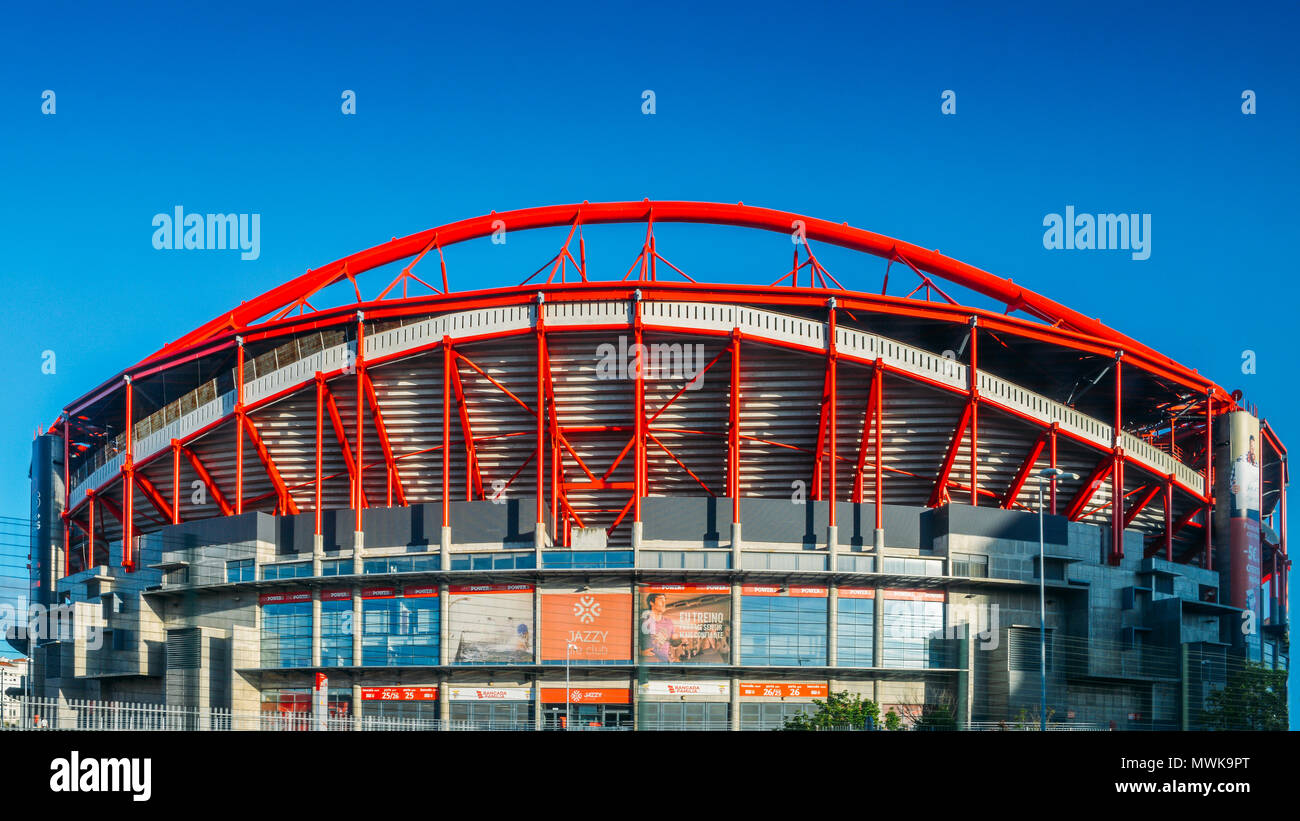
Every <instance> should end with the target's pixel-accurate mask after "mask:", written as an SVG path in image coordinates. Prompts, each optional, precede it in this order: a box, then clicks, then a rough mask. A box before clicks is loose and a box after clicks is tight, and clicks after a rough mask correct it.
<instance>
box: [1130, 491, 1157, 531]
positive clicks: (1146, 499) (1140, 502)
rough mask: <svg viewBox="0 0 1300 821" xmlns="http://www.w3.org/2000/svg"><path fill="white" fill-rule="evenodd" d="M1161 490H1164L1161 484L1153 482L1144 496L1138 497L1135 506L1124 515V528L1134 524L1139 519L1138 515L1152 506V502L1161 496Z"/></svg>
mask: <svg viewBox="0 0 1300 821" xmlns="http://www.w3.org/2000/svg"><path fill="white" fill-rule="evenodd" d="M1161 488H1162V485H1161V483H1159V482H1153V483H1152V484H1151V486H1150V487H1148V488H1147V489H1146V490H1145V491H1144V492H1143V493H1142V495H1141V496H1139V497H1138V499H1137V501H1136V502H1134V503H1133V505H1132V506H1131V507H1130V508H1129V509H1128V511H1127V512H1126V513H1125V514H1124V527H1128V526H1129V525H1131V524H1133V520H1134V519H1136V518H1137V517H1138V514H1139V513H1141V512H1142V510H1143V509H1144V508H1146V506H1147V505H1149V504H1151V502H1152V501H1153V500H1154V499H1155V498H1156V497H1157V496H1159V495H1160V491H1161Z"/></svg>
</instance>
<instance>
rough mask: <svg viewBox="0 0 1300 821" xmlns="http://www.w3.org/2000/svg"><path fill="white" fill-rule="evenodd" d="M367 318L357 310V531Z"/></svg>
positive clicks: (361, 486)
mask: <svg viewBox="0 0 1300 821" xmlns="http://www.w3.org/2000/svg"><path fill="white" fill-rule="evenodd" d="M365 320H366V318H365V315H364V314H363V313H361V312H360V311H357V402H356V408H357V453H356V457H357V490H356V497H355V498H354V499H353V503H354V504H355V506H356V511H357V517H356V518H357V522H356V529H357V532H358V533H360V532H361V509H362V507H364V505H365V494H364V493H363V492H362V490H363V489H364V488H365V461H364V460H363V458H362V456H361V453H362V450H363V449H364V448H363V446H362V441H363V439H364V438H365V427H366V426H365V424H364V421H365V417H366V392H365V387H364V385H363V384H362V381H363V379H364V371H365V360H366V321H365Z"/></svg>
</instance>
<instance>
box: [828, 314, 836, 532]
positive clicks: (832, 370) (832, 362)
mask: <svg viewBox="0 0 1300 821" xmlns="http://www.w3.org/2000/svg"><path fill="white" fill-rule="evenodd" d="M828 331H829V332H830V340H829V346H828V348H827V351H826V367H827V373H828V374H829V375H830V399H829V402H830V407H829V412H830V413H829V423H830V430H829V434H828V436H827V444H828V445H829V446H830V453H829V455H828V458H829V460H830V464H829V465H827V466H826V475H827V478H828V479H829V480H830V494H829V497H828V498H829V499H830V511H829V514H828V515H829V518H828V519H827V524H828V525H830V526H831V527H835V500H836V495H835V454H836V449H835V428H836V408H835V405H836V397H837V396H838V395H839V392H838V384H837V383H838V376H839V371H838V367H837V363H836V352H835V298H834V297H831V300H830V319H829V326H828ZM830 547H831V548H834V545H831V546H830Z"/></svg>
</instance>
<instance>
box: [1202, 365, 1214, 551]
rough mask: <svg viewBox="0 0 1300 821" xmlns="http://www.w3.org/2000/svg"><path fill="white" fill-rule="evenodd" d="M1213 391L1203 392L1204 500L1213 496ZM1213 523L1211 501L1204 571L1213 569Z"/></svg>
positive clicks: (1206, 525) (1208, 506) (1210, 504)
mask: <svg viewBox="0 0 1300 821" xmlns="http://www.w3.org/2000/svg"><path fill="white" fill-rule="evenodd" d="M1213 472H1214V389H1213V388H1209V389H1207V390H1206V392H1205V498H1207V499H1211V497H1212V496H1213V495H1214V480H1213ZM1213 523H1214V502H1213V500H1212V499H1211V501H1210V502H1207V503H1206V505H1205V557H1204V560H1203V561H1202V562H1201V565H1202V566H1203V567H1204V568H1205V569H1206V570H1213V569H1214V549H1213V545H1214V542H1213V536H1214V534H1213V533H1211V532H1210V530H1211V526H1212V525H1213Z"/></svg>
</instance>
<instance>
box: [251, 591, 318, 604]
mask: <svg viewBox="0 0 1300 821" xmlns="http://www.w3.org/2000/svg"><path fill="white" fill-rule="evenodd" d="M304 601H311V591H310V590H296V591H293V592H291V593H290V592H279V593H263V594H262V595H260V596H258V597H257V603H258V604H295V603H297V602H304Z"/></svg>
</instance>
